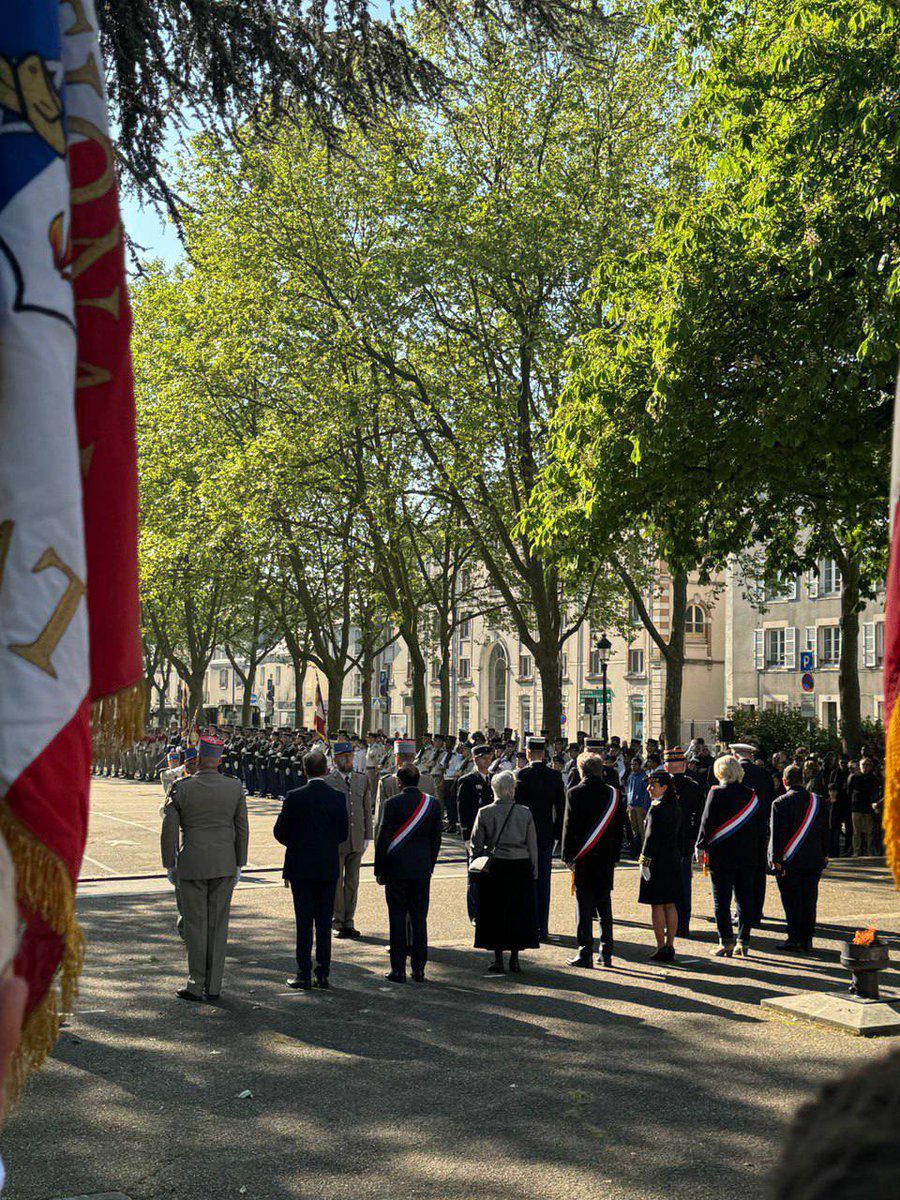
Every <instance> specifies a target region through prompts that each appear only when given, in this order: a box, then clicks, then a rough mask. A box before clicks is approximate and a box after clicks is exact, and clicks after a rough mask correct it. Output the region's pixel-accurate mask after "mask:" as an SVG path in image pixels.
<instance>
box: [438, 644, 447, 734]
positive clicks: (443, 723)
mask: <svg viewBox="0 0 900 1200" xmlns="http://www.w3.org/2000/svg"><path fill="white" fill-rule="evenodd" d="M438 678H439V680H440V685H441V720H440V728H439V729H437V730H435V732H436V733H440V734H442V735H443V736H444V737H447V736H448V734H449V733H450V647H449V646H445V647H444V653H443V656H442V657H441V670H440V675H439V676H438Z"/></svg>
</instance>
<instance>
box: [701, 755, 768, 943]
mask: <svg viewBox="0 0 900 1200" xmlns="http://www.w3.org/2000/svg"><path fill="white" fill-rule="evenodd" d="M713 771H714V772H715V776H716V779H718V781H719V783H718V785H717V786H716V787H711V788H710V789H709V795H708V796H707V798H706V807H705V808H704V810H703V817H702V819H701V821H700V832H699V834H698V836H697V852H698V854H699V853H703V854H705V856H706V859H707V861H708V863H709V874H710V878H711V880H712V890H713V906H714V908H715V914H716V928H717V929H718V931H719V944H718V946H717V947H716V948H715V950H714V951H713V954H714V955H715V956H716V957H717V958H731V956H732V955H733V954H734V955H736V956H737V957H738V958H746V957H748V955H749V953H750V931H751V929H752V928H753V916H754V912H755V907H756V901H755V895H756V875H757V872H758V871H759V869H760V866H759V864H760V845H761V844H763V845H765V843H766V842H767V838H768V829H767V828H766V820H765V817H764V815H763V808H762V805H761V804H760V802H759V798H758V797H757V795H756V792H754V790H753V789H752V788H750V787H747V786H746V784H744V783H743V782H742V780H743V778H744V768H743V767H742V766H741V764H740V762H739V761H738V760H737V759H736V758H735V757H734V755H732V754H723V755H722V756H721V758H717V759H716V761H715V763H714V765H713ZM732 897H733V898H734V899H735V900H736V901H737V914H738V938H739V943H736V942H735V938H734V926H733V925H732V923H731V901H732Z"/></svg>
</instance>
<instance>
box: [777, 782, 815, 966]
mask: <svg viewBox="0 0 900 1200" xmlns="http://www.w3.org/2000/svg"><path fill="white" fill-rule="evenodd" d="M784 786H785V787H786V788H787V791H786V792H785V794H784V795H783V796H779V797H778V799H777V800H775V801H773V803H772V824H771V833H770V836H769V866H770V868H771V870H772V871H773V872H774V874H775V878H776V880H777V883H778V890H779V891H780V892H781V903H782V904H783V905H784V917H785V920H786V922H787V941H786V942H782V943H781V944H780V945H778V946H776V947H775V949H776V950H782V951H785V952H787V953H790V952H791V951H797V950H812V944H813V936H814V934H815V929H816V904H817V902H818V899H819V879H820V878H821V876H822V871H823V870H824V869H825V867H826V866H827V865H828V842H829V838H830V821H829V811H828V804H827V803H826V801H825V800H824V799H823V798H822V797H821V796H817V795H816V794H815V793H814V792H808V791H807V790H806V788H805V787H803V770H802V768H800V767H798V766H790V767H788V769H787V770H786V771H785V773H784Z"/></svg>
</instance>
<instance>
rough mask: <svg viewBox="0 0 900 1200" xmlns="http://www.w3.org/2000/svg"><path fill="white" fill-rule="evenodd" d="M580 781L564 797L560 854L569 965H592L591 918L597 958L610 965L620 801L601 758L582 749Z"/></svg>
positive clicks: (621, 813)
mask: <svg viewBox="0 0 900 1200" xmlns="http://www.w3.org/2000/svg"><path fill="white" fill-rule="evenodd" d="M577 765H578V774H579V775H580V777H581V783H578V784H576V785H575V787H573V788H571V789H570V791H569V794H568V796H567V797H566V808H565V815H564V817H563V827H562V859H563V862H564V863H566V865H567V866H568V867H569V870H570V871H571V872H572V889H573V891H574V893H575V914H576V917H575V919H576V928H575V937H576V939H577V941H578V953H577V954H576V955H575V957H574V958H573V959H571V960H570V962H569V966H570V967H588V968H592V967H593V965H594V918H595V916H596V917H598V918H599V921H600V957H599V958H598V959H597V962H598V963H602V964H603V966H605V967H611V966H612V956H613V915H612V890H613V876H614V874H615V867H616V863H617V862H618V861H619V857H620V855H621V852H622V832H623V829H624V826H625V802H624V800H623V799H622V793H621V790H620V789H619V788H616V787H613V786H612V784H610V783H608V782H607V780H606V779H605V778H604V766H603V759H602V757H601V756H600V755H599V754H592V753H591V752H590V751H586V752H585V753H584V754H580V755H579V756H578V764H577Z"/></svg>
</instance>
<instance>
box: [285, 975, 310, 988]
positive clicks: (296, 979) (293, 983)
mask: <svg viewBox="0 0 900 1200" xmlns="http://www.w3.org/2000/svg"><path fill="white" fill-rule="evenodd" d="M287 985H288V987H289V988H294V990H295V991H301V990H302V991H304V992H306V991H308V990H309V989H310V988H311V987H312V979H311V978H310V977H309V975H292V976H291V978H290V979H288V980H287Z"/></svg>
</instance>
